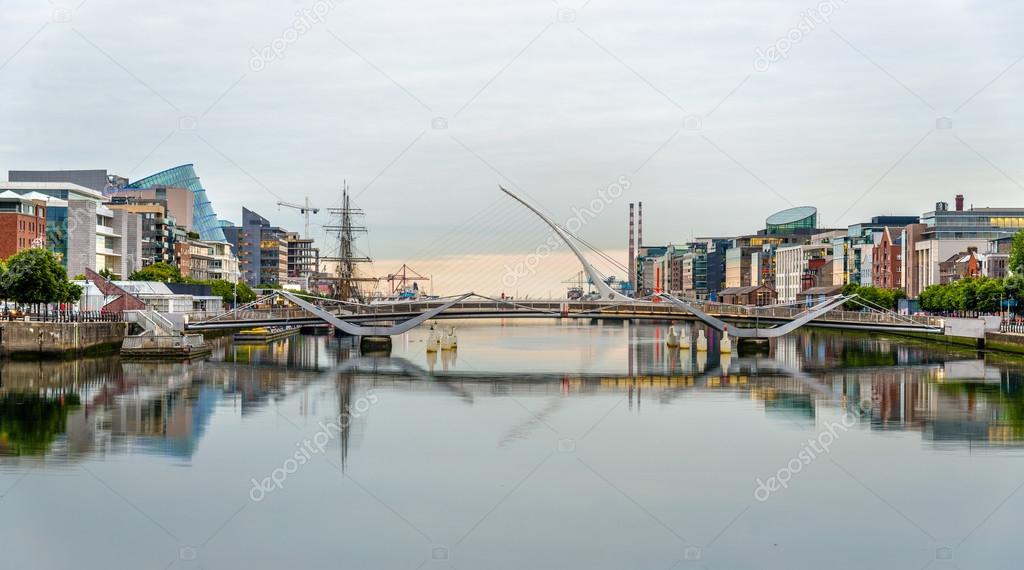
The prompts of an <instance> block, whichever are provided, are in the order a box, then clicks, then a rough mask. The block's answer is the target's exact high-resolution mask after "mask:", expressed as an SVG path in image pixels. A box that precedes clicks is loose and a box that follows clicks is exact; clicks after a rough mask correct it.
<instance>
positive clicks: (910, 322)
mask: <svg viewBox="0 0 1024 570" xmlns="http://www.w3.org/2000/svg"><path fill="white" fill-rule="evenodd" d="M501 190H502V191H503V192H505V193H506V194H507V195H508V196H510V197H511V198H512V199H514V200H516V201H517V202H519V203H520V204H522V205H523V206H524V207H526V208H527V209H529V210H530V211H531V212H533V213H534V214H536V215H537V216H538V217H539V218H540V219H541V220H543V221H544V223H545V224H547V225H548V226H549V227H550V228H551V230H552V231H553V232H554V233H555V235H557V236H558V237H559V238H560V239H561V240H562V241H563V242H565V244H566V246H568V248H569V249H570V251H572V253H573V254H574V255H575V256H576V258H577V259H578V260H579V262H580V264H581V265H582V266H583V271H584V272H585V273H586V274H587V276H588V278H589V280H590V281H591V282H592V283H593V285H594V287H595V288H596V291H597V293H596V297H597V298H595V299H591V300H572V301H568V300H563V299H550V300H510V299H495V298H492V297H487V296H484V295H479V294H476V293H465V294H461V295H455V296H451V297H444V298H438V299H429V300H413V301H399V302H387V303H373V304H362V303H355V302H348V301H339V300H336V299H325V298H319V297H313V296H307V295H300V294H297V293H292V292H289V291H274V292H273V293H270V294H269V295H266V296H264V297H261V298H260V299H257V300H256V301H254V302H252V303H249V304H246V305H243V306H240V307H237V308H235V309H233V310H231V311H229V312H226V313H223V314H221V315H218V316H216V317H213V318H209V319H206V320H201V321H197V322H191V323H188V324H187V325H186V328H187V329H188V330H190V331H204V330H211V329H234V328H249V327H257V326H303V325H322V324H325V323H326V324H328V325H331V326H332V327H334V328H335V329H337V330H339V331H341V332H343V333H345V334H349V335H352V336H358V337H363V338H364V339H367V338H377V339H379V340H384V338H390V337H392V336H396V335H401V334H404V333H406V332H408V331H410V330H412V329H414V328H416V327H418V326H419V325H421V324H423V323H424V322H426V321H429V320H432V319H474V318H503V319H504V318H534V319H536V318H542V319H552V318H562V319H613V320H634V319H648V320H670V321H671V320H679V321H699V322H702V323H704V324H706V325H707V326H709V327H711V328H714V329H716V330H718V331H721V332H727V333H728V334H729V335H730V336H732V337H735V338H738V339H739V340H740V341H743V340H744V339H750V340H755V339H769V338H775V337H779V336H782V335H785V334H788V333H790V332H793V331H794V330H796V329H798V328H800V327H802V326H804V325H807V324H808V323H810V322H811V321H814V325H815V326H821V327H831V328H843V329H859V330H868V331H890V332H925V333H941V332H942V330H943V329H942V323H941V321H940V320H939V319H936V318H933V317H924V316H908V315H900V314H897V313H894V312H892V311H888V310H883V309H881V308H879V307H872V306H870V305H869V304H868V303H867V302H865V301H863V300H860V299H858V298H857V297H856V296H855V295H837V296H834V297H829V298H826V299H824V300H822V301H821V302H819V303H818V304H816V305H814V306H811V307H803V306H796V305H795V304H778V305H768V306H747V305H730V304H724V303H714V302H707V301H700V302H698V301H693V300H689V299H685V300H684V299H679V298H676V297H674V296H672V295H668V294H664V293H659V294H656V295H653V296H651V297H647V298H640V299H634V298H631V297H627V296H625V295H623V294H622V293H620V292H618V291H616V290H614V289H613V288H612V287H611V286H610V285H608V284H607V283H606V281H605V277H604V276H603V275H602V274H601V273H600V272H599V271H597V269H595V268H594V266H593V265H591V264H590V262H589V261H587V259H586V257H585V256H584V255H583V253H582V252H581V251H580V249H579V248H578V247H577V246H576V244H575V240H577V239H578V238H576V236H574V235H573V234H572V233H571V232H569V231H568V230H566V229H565V228H564V227H562V226H561V225H559V224H557V223H555V222H554V221H552V220H551V219H550V218H548V217H547V216H545V215H544V214H543V213H541V212H540V211H539V210H537V209H536V208H535V207H534V206H532V205H530V204H529V203H527V202H526V201H524V200H523V199H522V198H520V197H519V196H517V195H515V194H513V193H512V192H510V191H508V190H506V189H505V188H501ZM278 298H280V299H283V300H284V301H286V302H287V303H285V306H284V307H277V306H275V305H276V303H275V301H277V300H278ZM847 303H851V304H859V305H861V306H863V307H864V308H866V309H867V310H866V311H844V310H842V309H841V307H842V306H843V305H844V304H847ZM268 305H269V307H270V308H267V306H268Z"/></svg>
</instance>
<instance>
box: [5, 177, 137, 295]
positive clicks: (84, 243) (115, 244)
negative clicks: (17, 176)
mask: <svg viewBox="0 0 1024 570" xmlns="http://www.w3.org/2000/svg"><path fill="white" fill-rule="evenodd" d="M4 191H11V192H13V193H15V194H22V195H25V196H27V197H32V198H38V199H40V200H42V201H44V202H45V203H46V247H47V248H48V249H49V250H50V251H52V252H53V253H54V254H55V255H56V256H57V257H58V259H60V260H61V262H62V263H63V264H64V268H65V269H66V270H67V272H68V275H71V276H74V275H80V274H83V273H85V269H86V268H89V269H92V270H94V271H97V272H99V271H102V270H104V269H105V270H107V271H110V272H111V273H113V274H114V275H117V276H127V275H130V274H131V273H132V272H133V271H135V270H137V269H139V268H141V267H142V218H141V217H139V216H138V215H137V214H133V213H131V212H125V211H120V210H111V209H110V208H108V207H107V205H106V204H105V202H106V198H105V197H104V196H103V194H102V193H100V192H98V191H96V190H93V189H91V188H86V187H84V186H79V185H78V184H74V183H71V182H0V192H4Z"/></svg>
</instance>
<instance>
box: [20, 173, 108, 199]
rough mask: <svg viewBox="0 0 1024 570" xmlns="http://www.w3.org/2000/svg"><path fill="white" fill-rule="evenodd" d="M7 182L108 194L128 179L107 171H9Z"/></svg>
mask: <svg viewBox="0 0 1024 570" xmlns="http://www.w3.org/2000/svg"><path fill="white" fill-rule="evenodd" d="M7 180H10V181H11V182H64V183H71V184H77V185H78V186H82V187H84V188H89V189H90V190H93V191H96V192H99V193H100V194H103V193H106V192H107V191H109V190H110V189H111V188H114V187H115V186H116V185H117V184H123V183H126V182H127V179H125V178H123V177H120V176H117V175H111V174H107V171H106V170H102V169H94V170H9V171H8V172H7Z"/></svg>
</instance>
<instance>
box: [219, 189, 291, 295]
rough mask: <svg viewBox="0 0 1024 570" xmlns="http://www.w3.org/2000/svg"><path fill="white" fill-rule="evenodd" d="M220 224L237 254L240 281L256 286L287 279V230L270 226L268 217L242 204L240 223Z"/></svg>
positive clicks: (281, 281)
mask: <svg viewBox="0 0 1024 570" xmlns="http://www.w3.org/2000/svg"><path fill="white" fill-rule="evenodd" d="M219 228H220V229H221V231H222V232H223V234H224V235H225V236H226V238H227V242H228V243H230V244H231V246H232V249H233V250H234V253H235V256H237V258H238V270H239V272H240V278H241V280H242V281H245V282H246V283H248V284H249V285H251V286H257V285H260V284H278V283H283V282H284V281H285V280H286V278H287V277H288V240H287V239H286V237H285V236H286V234H287V232H285V231H284V230H282V229H281V228H278V227H275V226H272V225H271V224H270V220H268V219H266V218H264V217H263V216H261V215H259V214H257V213H256V212H254V211H252V210H250V209H248V208H242V223H241V225H238V226H228V225H219ZM206 241H209V240H206ZM213 241H217V240H213Z"/></svg>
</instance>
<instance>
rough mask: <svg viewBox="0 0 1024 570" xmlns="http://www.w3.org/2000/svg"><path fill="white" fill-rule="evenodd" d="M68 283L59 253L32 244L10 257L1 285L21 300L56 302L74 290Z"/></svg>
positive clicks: (7, 292)
mask: <svg viewBox="0 0 1024 570" xmlns="http://www.w3.org/2000/svg"><path fill="white" fill-rule="evenodd" d="M67 285H68V274H67V271H65V270H64V266H63V265H61V263H60V261H58V260H57V257H56V256H54V255H53V253H52V252H50V251H49V250H46V249H42V248H32V249H23V250H21V251H19V252H18V253H15V254H14V255H12V256H11V257H9V258H8V259H7V270H6V271H5V272H4V273H3V284H2V285H0V289H2V290H3V291H4V293H5V297H6V298H9V299H12V300H14V301H16V302H18V303H56V302H60V301H63V300H64V299H66V298H68V296H69V294H70V293H71V291H70V290H69V289H68V288H67ZM76 287H77V286H76ZM78 289H79V290H78V295H79V296H81V288H78Z"/></svg>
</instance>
